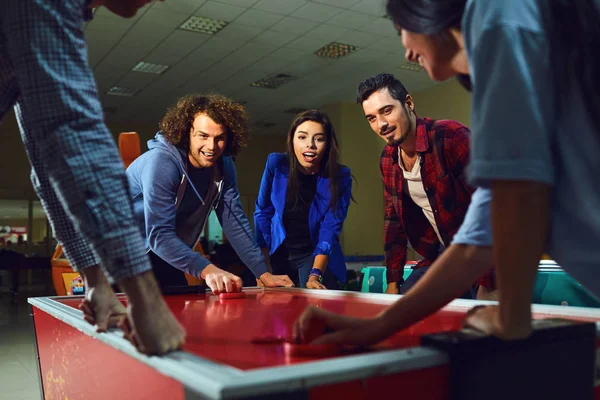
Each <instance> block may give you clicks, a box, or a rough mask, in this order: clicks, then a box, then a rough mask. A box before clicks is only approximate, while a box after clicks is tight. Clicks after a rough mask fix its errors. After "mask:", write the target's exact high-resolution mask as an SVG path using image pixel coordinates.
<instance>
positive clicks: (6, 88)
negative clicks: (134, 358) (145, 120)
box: [0, 0, 185, 354]
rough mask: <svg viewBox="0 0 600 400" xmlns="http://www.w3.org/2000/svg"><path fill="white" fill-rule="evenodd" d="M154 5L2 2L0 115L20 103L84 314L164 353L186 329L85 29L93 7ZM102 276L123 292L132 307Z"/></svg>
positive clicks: (127, 10)
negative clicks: (164, 277)
mask: <svg viewBox="0 0 600 400" xmlns="http://www.w3.org/2000/svg"><path fill="white" fill-rule="evenodd" d="M148 2H149V1H148V0H93V1H90V0H0V117H4V116H5V115H6V114H7V112H8V111H9V110H10V108H11V107H13V106H14V110H15V114H16V117H17V120H18V122H19V127H20V130H21V135H22V138H23V143H24V144H25V148H26V151H27V155H28V157H29V160H30V162H31V167H32V171H31V180H32V183H33V186H34V188H35V190H36V192H37V194H38V196H39V198H40V200H41V202H42V204H43V206H44V209H45V210H46V213H47V215H48V217H49V219H50V222H51V224H52V228H53V230H54V232H55V235H56V237H57V239H58V240H59V242H60V243H61V244H62V246H63V248H64V250H65V253H66V255H67V257H68V258H69V260H70V262H71V264H72V265H73V267H74V268H75V269H76V270H78V271H79V272H80V273H81V274H82V276H83V277H84V280H85V285H86V300H85V301H84V302H83V303H82V305H81V308H82V309H84V311H86V315H87V316H86V320H87V321H88V322H90V323H92V324H95V325H97V329H98V331H103V330H106V329H107V328H108V327H109V326H115V325H116V324H117V323H119V322H120V321H126V322H128V323H125V324H123V326H124V327H127V328H128V332H127V337H128V338H129V339H130V340H131V341H132V342H133V343H134V344H136V345H137V347H138V349H139V350H140V351H142V352H145V353H152V354H162V353H165V352H168V351H171V350H174V349H177V348H179V347H180V346H181V345H182V344H183V341H184V339H185V331H184V329H183V328H182V327H181V325H180V324H179V323H178V322H177V320H176V319H175V317H174V316H173V315H172V313H171V312H170V310H169V309H168V307H167V305H166V304H165V302H164V300H163V299H162V297H161V296H160V290H159V288H158V285H157V284H156V280H155V278H154V275H153V274H152V270H151V266H150V262H149V260H148V256H147V255H146V253H145V250H144V249H145V248H144V243H143V241H142V237H141V235H140V232H139V230H138V229H137V226H136V224H135V221H134V217H133V208H132V205H131V201H130V199H129V193H128V186H127V179H126V177H125V170H124V168H123V164H122V163H121V160H120V158H119V153H118V151H117V148H116V146H115V143H114V140H113V137H112V135H111V133H110V132H109V130H108V128H107V127H106V125H105V123H104V120H103V115H102V108H101V104H100V101H99V99H98V93H97V88H96V84H95V81H94V76H93V73H92V70H91V69H90V67H89V65H88V60H87V46H86V42H85V38H84V32H83V24H84V22H85V20H86V19H89V18H90V17H91V8H92V7H98V6H101V5H103V6H106V7H107V8H108V9H110V10H111V11H113V12H115V13H117V14H118V15H120V16H123V17H131V16H133V15H135V13H136V11H137V9H139V8H140V7H142V6H143V5H144V4H146V3H148ZM106 275H108V277H109V279H111V280H113V281H114V282H116V283H117V284H119V285H120V286H121V288H122V289H123V290H124V291H125V292H126V294H127V296H128V298H129V306H128V309H127V310H125V309H124V307H123V306H122V305H121V303H120V302H119V301H118V299H117V298H116V296H115V294H114V292H113V290H112V289H111V286H110V283H109V280H108V279H107V277H106ZM126 311H127V316H128V318H127V319H126V320H124V316H125V315H126ZM150 313H152V315H150Z"/></svg>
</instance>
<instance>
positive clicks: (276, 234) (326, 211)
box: [254, 153, 352, 282]
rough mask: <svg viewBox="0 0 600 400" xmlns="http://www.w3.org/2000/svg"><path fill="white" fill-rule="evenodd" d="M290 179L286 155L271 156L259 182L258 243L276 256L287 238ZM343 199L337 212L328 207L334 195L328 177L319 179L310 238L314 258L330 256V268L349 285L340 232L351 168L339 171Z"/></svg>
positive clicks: (310, 218)
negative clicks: (288, 184)
mask: <svg viewBox="0 0 600 400" xmlns="http://www.w3.org/2000/svg"><path fill="white" fill-rule="evenodd" d="M288 176H289V164H288V159H287V156H286V155H285V154H283V153H272V154H269V157H268V158H267V165H266V167H265V172H264V173H263V177H262V181H261V183H260V192H259V194H258V198H257V199H256V210H255V212H254V228H255V229H256V241H257V242H258V245H259V246H260V247H261V248H267V249H269V253H270V254H273V253H274V252H275V251H276V250H277V249H278V248H279V246H281V244H282V243H283V241H284V239H285V235H286V233H285V228H284V227H283V210H284V207H285V195H286V191H287V183H288ZM339 187H340V192H341V195H340V198H339V200H338V204H337V205H336V208H335V210H334V211H332V210H331V208H330V207H329V202H330V199H331V192H330V188H329V178H324V177H322V176H319V178H318V180H317V191H316V193H315V196H314V199H313V202H312V205H311V207H310V212H309V216H308V225H309V228H310V236H311V238H312V242H313V245H314V246H315V250H314V252H313V255H315V256H316V255H318V254H324V255H327V256H329V261H328V263H327V268H329V269H330V270H331V271H332V272H333V273H334V274H335V276H336V278H337V279H338V280H339V281H341V282H346V263H345V262H344V255H343V254H342V248H341V246H340V232H341V230H342V225H343V223H344V220H345V219H346V215H347V214H348V206H350V193H351V191H352V176H351V174H350V169H349V168H347V167H343V168H342V169H341V170H340V184H339Z"/></svg>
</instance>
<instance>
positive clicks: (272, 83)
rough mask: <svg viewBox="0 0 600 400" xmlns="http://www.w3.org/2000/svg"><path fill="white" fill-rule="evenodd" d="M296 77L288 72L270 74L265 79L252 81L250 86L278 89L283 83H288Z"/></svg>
mask: <svg viewBox="0 0 600 400" xmlns="http://www.w3.org/2000/svg"><path fill="white" fill-rule="evenodd" d="M293 79H294V77H293V76H291V75H287V74H275V75H271V76H268V77H266V78H263V79H259V80H258V81H256V82H254V83H252V84H251V85H250V86H253V87H259V88H265V89H277V88H278V87H280V86H281V85H285V84H286V83H288V82H290V81H292V80H293Z"/></svg>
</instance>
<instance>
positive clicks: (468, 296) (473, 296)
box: [398, 266, 477, 300]
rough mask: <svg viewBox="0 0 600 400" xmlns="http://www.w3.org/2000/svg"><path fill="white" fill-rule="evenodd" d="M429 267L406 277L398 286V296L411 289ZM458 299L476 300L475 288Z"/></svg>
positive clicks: (417, 270) (414, 271) (415, 270)
mask: <svg viewBox="0 0 600 400" xmlns="http://www.w3.org/2000/svg"><path fill="white" fill-rule="evenodd" d="M429 267H430V266H427V267H421V268H417V269H414V270H413V272H412V273H411V274H410V275H409V276H408V278H406V280H405V281H404V283H403V284H402V286H400V289H399V290H398V294H405V293H406V292H407V291H408V290H409V289H410V288H411V287H413V286H414V285H415V284H416V283H417V281H418V280H419V279H421V277H422V276H423V275H425V273H426V272H427V270H428V269H429ZM459 298H461V299H468V300H472V299H476V298H477V288H476V287H472V288H471V289H469V290H467V291H466V292H465V293H463V294H462V296H460V297H459Z"/></svg>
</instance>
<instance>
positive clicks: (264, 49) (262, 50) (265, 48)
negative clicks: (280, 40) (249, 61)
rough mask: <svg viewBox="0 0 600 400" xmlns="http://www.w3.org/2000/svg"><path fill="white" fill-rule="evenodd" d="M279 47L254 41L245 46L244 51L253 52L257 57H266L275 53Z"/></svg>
mask: <svg viewBox="0 0 600 400" xmlns="http://www.w3.org/2000/svg"><path fill="white" fill-rule="evenodd" d="M278 47H279V46H278V45H275V44H272V43H267V42H256V41H252V42H249V43H247V44H246V45H244V49H246V50H248V51H251V52H253V53H254V54H256V55H257V56H260V57H265V56H267V55H269V54H271V53H273V52H274V51H275V50H276V49H277V48H278Z"/></svg>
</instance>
